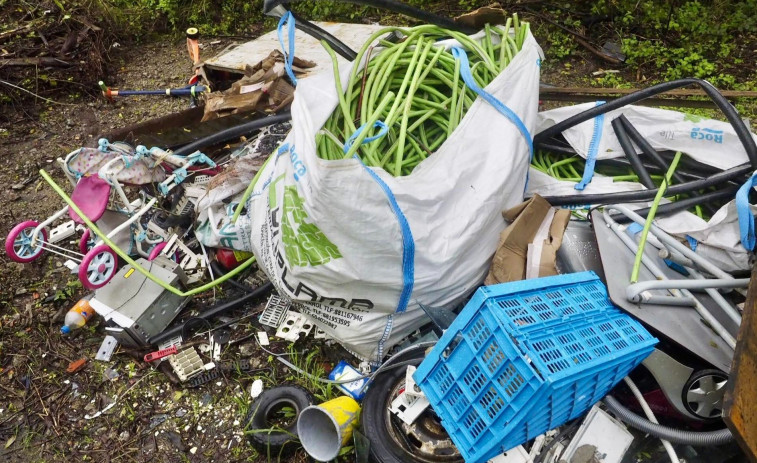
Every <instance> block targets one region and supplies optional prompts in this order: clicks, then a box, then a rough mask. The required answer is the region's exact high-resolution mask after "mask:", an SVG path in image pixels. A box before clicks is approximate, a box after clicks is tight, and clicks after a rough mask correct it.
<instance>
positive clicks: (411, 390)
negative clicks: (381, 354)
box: [405, 365, 426, 399]
mask: <svg viewBox="0 0 757 463" xmlns="http://www.w3.org/2000/svg"><path fill="white" fill-rule="evenodd" d="M415 369H416V368H415V367H414V366H413V365H408V367H407V370H406V371H405V394H407V396H408V398H410V399H420V398H421V397H423V398H425V397H426V394H424V393H423V391H421V388H420V387H419V386H418V385H417V384H416V383H415V380H414V379H413V374H414V373H415Z"/></svg>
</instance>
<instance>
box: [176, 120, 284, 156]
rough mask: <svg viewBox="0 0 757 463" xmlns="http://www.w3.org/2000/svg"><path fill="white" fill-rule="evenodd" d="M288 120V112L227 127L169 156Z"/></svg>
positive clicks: (180, 154) (184, 154) (182, 154)
mask: <svg viewBox="0 0 757 463" xmlns="http://www.w3.org/2000/svg"><path fill="white" fill-rule="evenodd" d="M290 119H292V113H290V112H289V111H285V112H283V113H279V114H276V115H274V116H268V117H263V118H260V119H255V120H254V121H249V122H245V123H243V124H239V125H235V126H234V127H229V128H228V129H224V130H221V131H219V132H216V133H214V134H212V135H208V136H207V137H204V138H200V139H199V140H195V141H193V142H192V143H190V144H188V145H184V146H182V147H181V148H179V149H177V150H174V151H173V153H171V154H173V155H174V156H187V155H190V154H192V153H194V152H195V151H198V150H201V149H203V148H205V147H208V146H211V145H215V144H218V143H223V142H225V141H228V140H231V139H232V138H237V137H241V136H242V135H247V134H248V133H250V132H254V131H255V130H259V129H262V128H263V127H267V126H269V125H273V124H278V123H280V122H287V121H289V120H290Z"/></svg>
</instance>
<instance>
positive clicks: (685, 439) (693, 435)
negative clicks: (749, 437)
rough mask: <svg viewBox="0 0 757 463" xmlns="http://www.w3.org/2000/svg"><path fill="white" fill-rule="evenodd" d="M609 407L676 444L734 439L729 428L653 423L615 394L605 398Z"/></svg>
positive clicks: (698, 444) (699, 444)
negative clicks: (685, 427) (696, 428)
mask: <svg viewBox="0 0 757 463" xmlns="http://www.w3.org/2000/svg"><path fill="white" fill-rule="evenodd" d="M604 402H605V405H606V406H607V409H608V410H610V411H611V412H613V413H614V414H615V416H617V417H618V419H620V420H621V421H623V422H624V423H626V424H627V425H629V426H631V427H633V428H636V429H638V430H640V431H644V432H646V433H648V434H651V435H653V436H655V437H659V438H660V439H665V440H667V441H669V442H672V443H674V444H686V445H692V446H695V447H708V446H711V445H724V444H728V443H730V442H732V441H733V434H731V431H730V430H729V429H728V428H723V429H720V430H717V431H706V432H695V431H686V430H683V429H675V428H670V427H668V426H663V425H661V424H656V423H652V422H651V421H649V420H647V419H646V418H643V417H641V416H639V415H637V414H636V413H633V412H632V411H631V410H629V409H627V408H626V407H624V406H623V405H621V404H620V402H618V401H617V400H616V399H615V397H613V396H610V395H608V396H606V397H605V398H604Z"/></svg>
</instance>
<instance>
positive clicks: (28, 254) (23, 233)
mask: <svg viewBox="0 0 757 463" xmlns="http://www.w3.org/2000/svg"><path fill="white" fill-rule="evenodd" d="M38 226H39V222H35V221H34V220H27V221H26V222H21V223H20V224H18V225H16V226H15V227H13V229H12V230H11V231H10V233H8V237H7V238H6V239H5V253H6V254H8V257H10V258H11V259H12V260H14V261H16V262H20V263H22V264H26V263H28V262H31V261H33V260H34V259H36V258H38V257H39V256H41V255H42V251H44V244H45V243H46V242H47V231H45V229H42V230H40V235H41V237H40V238H41V239H38V240H37V243H35V246H34V247H32V233H33V232H34V229H35V228H37V227H38Z"/></svg>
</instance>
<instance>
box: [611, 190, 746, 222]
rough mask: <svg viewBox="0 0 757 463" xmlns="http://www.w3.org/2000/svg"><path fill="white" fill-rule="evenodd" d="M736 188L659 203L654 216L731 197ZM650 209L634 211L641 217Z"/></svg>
mask: <svg viewBox="0 0 757 463" xmlns="http://www.w3.org/2000/svg"><path fill="white" fill-rule="evenodd" d="M738 190H739V188H738V187H729V188H726V189H723V190H718V191H713V192H711V193H706V194H703V195H697V196H694V197H691V198H686V199H680V200H678V201H675V202H672V203H667V204H660V205H659V206H658V207H657V213H656V215H655V216H657V217H662V216H666V215H671V214H675V213H676V212H680V211H684V210H686V209H689V208H690V207H694V206H697V205H705V204H708V203H709V204H712V202H713V201H717V200H721V199H727V198H732V197H734V196H735V195H736V192H737V191H738ZM650 209H651V208H649V207H645V208H644V209H637V210H635V211H634V212H636V213H637V214H639V215H640V216H642V217H646V216H647V214H648V213H649V210H650ZM610 217H612V219H613V220H614V221H616V222H618V223H628V222H631V219H629V218H628V217H627V216H626V215H625V214H621V213H619V212H616V213H614V214H611V215H610Z"/></svg>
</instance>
